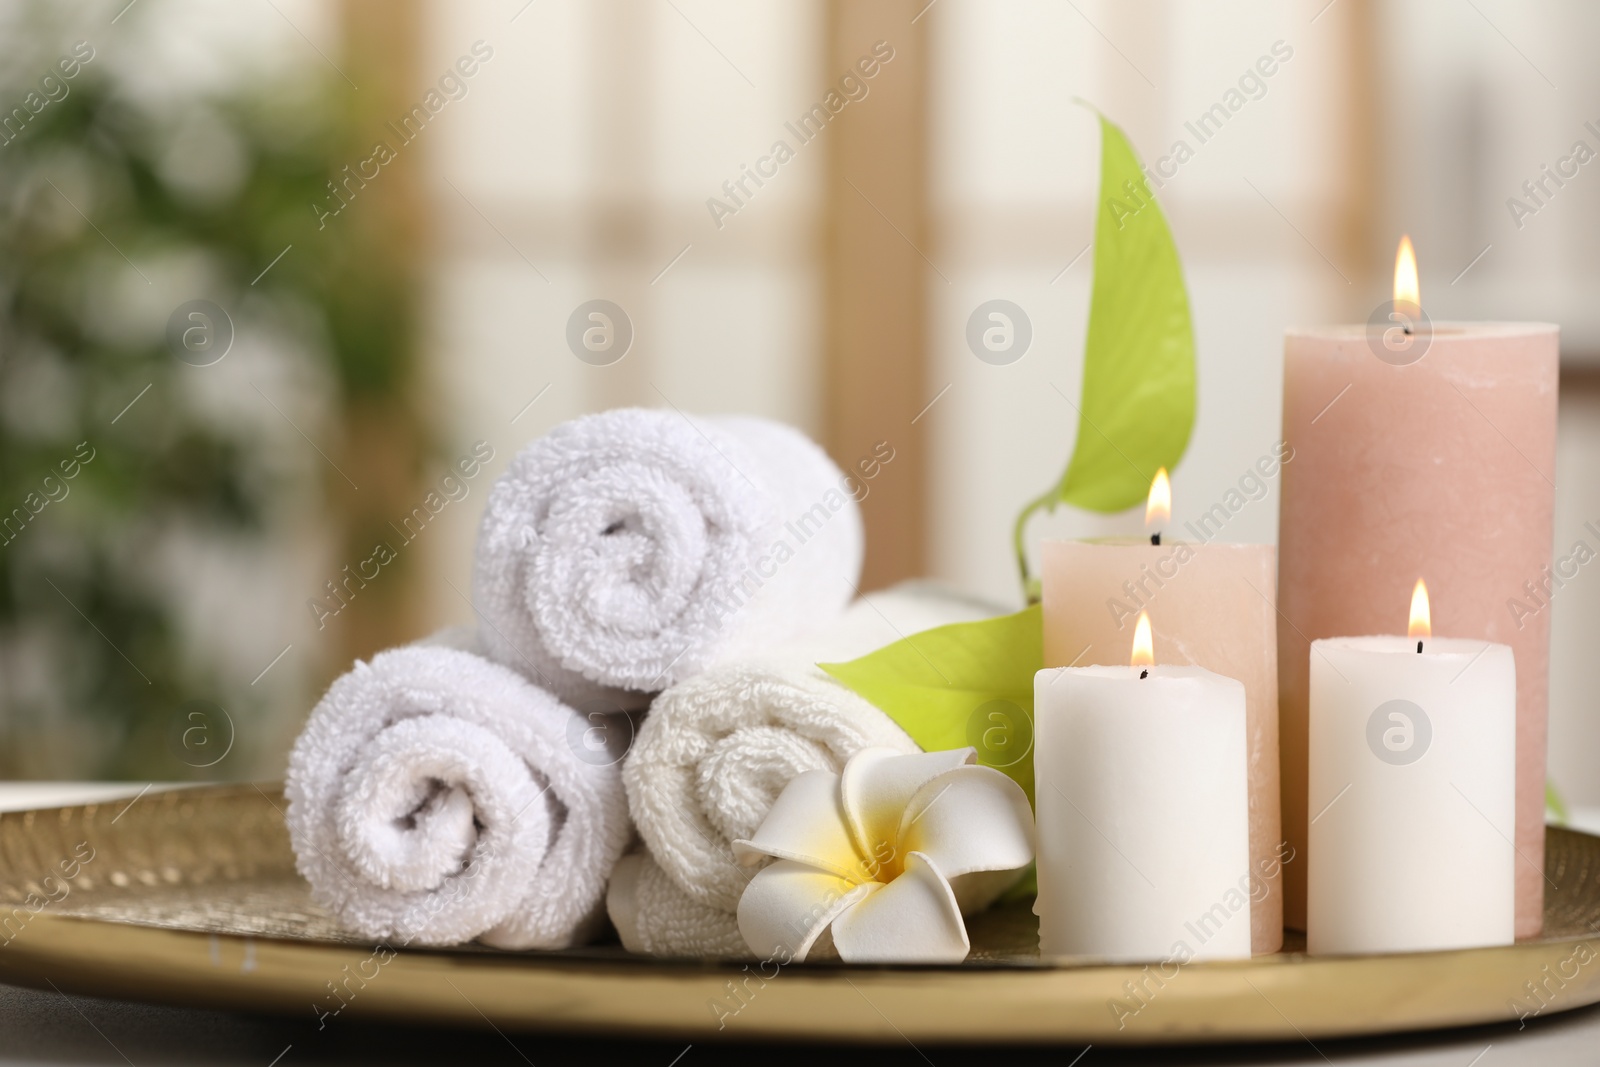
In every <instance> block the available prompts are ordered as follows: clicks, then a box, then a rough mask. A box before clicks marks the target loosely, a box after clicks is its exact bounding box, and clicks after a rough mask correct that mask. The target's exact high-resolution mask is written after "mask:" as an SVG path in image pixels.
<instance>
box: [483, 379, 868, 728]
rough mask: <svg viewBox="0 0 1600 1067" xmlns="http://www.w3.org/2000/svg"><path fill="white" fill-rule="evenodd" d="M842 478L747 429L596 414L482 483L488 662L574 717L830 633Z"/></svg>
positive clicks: (634, 414) (782, 432)
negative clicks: (486, 486)
mask: <svg viewBox="0 0 1600 1067" xmlns="http://www.w3.org/2000/svg"><path fill="white" fill-rule="evenodd" d="M850 484H851V483H849V482H847V480H846V478H845V475H844V474H843V473H841V472H840V470H839V469H838V468H837V467H836V466H834V464H833V463H832V461H830V460H829V459H828V457H827V455H826V454H824V453H823V451H822V449H820V448H818V447H817V445H816V444H814V443H813V442H812V441H811V440H810V439H808V438H807V437H806V436H805V435H804V434H802V433H800V432H799V431H797V430H794V429H791V428H789V427H787V426H783V425H781V424H779V423H775V422H770V421H767V420H765V419H757V418H749V417H732V416H729V417H715V418H690V417H689V416H685V415H683V414H681V413H679V412H676V411H651V410H644V409H640V408H629V409H621V410H616V411H607V412H603V413H601V414H598V415H589V416H585V417H583V418H580V419H575V420H573V421H571V422H567V423H563V424H561V425H560V426H557V427H556V428H555V429H553V430H551V431H550V432H549V433H548V434H546V435H545V436H544V437H542V438H539V439H538V440H536V441H533V442H531V443H530V444H528V445H527V446H526V447H525V448H523V449H522V451H521V452H519V453H518V454H517V456H516V457H515V458H514V459H513V460H512V461H511V465H510V467H509V468H508V469H507V470H506V472H505V473H504V474H502V475H501V476H500V478H499V480H498V481H496V482H495V484H494V488H493V489H492V490H491V491H490V493H489V500H488V503H487V505H486V506H485V508H484V515H483V524H482V526H481V527H480V529H479V533H478V546H477V558H476V561H475V564H474V568H473V603H474V605H475V606H476V608H477V610H478V613H479V616H480V618H481V619H482V621H483V624H484V625H483V640H484V643H485V647H486V649H487V651H488V653H489V655H490V656H491V657H493V658H494V659H496V660H498V661H500V662H501V663H505V664H508V665H510V666H512V667H515V668H517V669H518V670H521V671H523V672H524V673H526V674H527V675H528V676H529V677H531V678H533V679H534V680H535V681H536V682H538V683H539V684H540V685H542V686H544V687H545V688H547V689H549V690H550V691H551V692H553V693H555V694H556V695H557V696H559V697H560V698H561V699H563V700H565V701H567V702H568V703H570V704H573V705H574V706H578V707H583V708H588V707H590V706H591V702H595V701H599V700H606V701H611V702H613V703H615V704H617V705H618V706H631V707H638V706H641V705H642V704H643V703H645V702H646V701H645V700H644V699H643V698H640V697H638V696H636V695H635V696H631V697H630V696H629V695H628V694H630V693H632V694H638V693H648V692H654V691H656V690H660V689H665V688H667V687H668V686H671V685H674V684H676V683H677V682H679V681H681V680H683V679H684V678H688V677H691V676H693V675H695V674H698V673H699V672H700V671H702V670H704V669H705V668H706V667H708V666H710V665H711V664H712V663H714V662H717V661H720V660H726V659H728V658H730V657H733V656H737V655H739V654H741V653H747V652H750V651H752V650H754V649H758V648H762V647H766V646H770V645H771V644H773V643H775V642H778V641H782V640H785V639H787V638H790V637H792V636H794V635H796V634H801V633H804V632H806V631H807V630H809V629H812V628H814V627H816V626H819V625H821V624H823V623H824V622H826V621H827V620H829V619H831V618H833V617H834V616H836V615H837V614H838V613H839V611H840V610H841V609H842V608H843V607H844V605H845V604H846V603H848V602H849V600H850V598H851V596H852V595H853V589H854V586H855V583H856V581H857V580H858V579H859V577H860V572H861V553H862V533H861V513H860V509H859V507H858V506H857V504H856V501H855V500H854V499H853V498H852V496H851V491H850Z"/></svg>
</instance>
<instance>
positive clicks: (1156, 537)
mask: <svg viewBox="0 0 1600 1067" xmlns="http://www.w3.org/2000/svg"><path fill="white" fill-rule="evenodd" d="M1150 543H1151V544H1152V545H1159V544H1160V543H1161V531H1160V530H1157V531H1156V532H1155V533H1153V534H1151V535H1150Z"/></svg>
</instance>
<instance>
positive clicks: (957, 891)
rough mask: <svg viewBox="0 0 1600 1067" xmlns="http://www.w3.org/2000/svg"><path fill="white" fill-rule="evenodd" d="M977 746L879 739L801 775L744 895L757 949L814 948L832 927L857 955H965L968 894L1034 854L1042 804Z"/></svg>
mask: <svg viewBox="0 0 1600 1067" xmlns="http://www.w3.org/2000/svg"><path fill="white" fill-rule="evenodd" d="M976 759H977V752H976V751H975V750H973V749H970V748H962V749H954V750H951V751H947V752H918V753H914V754H911V755H903V754H901V753H898V752H896V751H894V750H893V749H887V748H868V749H864V750H862V751H861V752H859V753H857V754H856V755H854V756H852V757H851V758H850V760H849V762H847V763H846V764H845V766H844V773H843V774H834V773H832V772H831V771H807V772H805V773H804V774H801V775H799V776H797V777H796V778H794V779H793V780H792V781H790V782H789V784H788V785H787V786H785V787H784V790H783V792H782V793H781V794H780V795H779V796H778V800H777V803H775V804H773V806H772V811H771V812H769V813H768V815H767V817H766V820H765V821H763V822H762V824H761V826H760V828H759V829H757V830H756V832H755V836H753V837H751V838H750V839H749V840H741V841H736V842H734V854H735V855H736V856H737V857H738V858H739V861H740V862H741V863H743V864H745V865H747V866H754V865H756V864H759V863H762V862H765V861H767V860H768V859H771V860H772V861H773V862H771V863H769V864H768V865H767V866H765V867H763V868H762V869H761V870H759V871H757V872H756V874H755V876H754V877H753V878H751V879H750V884H749V886H747V887H746V888H745V891H744V895H743V896H741V897H740V898H739V932H740V934H742V935H743V936H744V939H745V942H746V944H748V945H749V946H750V949H751V951H752V952H755V953H756V954H757V955H759V956H761V957H763V958H767V957H773V956H777V957H780V958H783V959H784V960H785V961H787V960H791V959H793V960H803V959H805V958H806V956H807V954H809V953H814V952H817V953H820V952H821V951H822V950H823V949H824V948H825V946H826V944H827V941H826V940H825V939H824V938H823V935H824V934H827V935H830V936H831V942H832V946H833V948H834V949H835V950H836V951H837V952H838V954H839V957H840V958H841V959H844V960H846V961H849V962H855V963H958V962H960V961H961V960H964V959H966V957H967V952H968V951H969V949H970V948H971V945H970V943H969V942H968V941H967V928H966V924H965V923H964V922H963V921H962V918H961V915H962V907H961V905H962V903H968V904H982V903H987V900H986V899H982V898H984V897H985V896H991V897H992V895H993V894H994V893H995V892H998V890H999V889H1000V888H1001V887H1003V885H1004V884H1005V882H1007V881H1009V879H1005V878H1000V879H997V878H996V876H995V875H992V874H985V873H984V872H995V871H1014V870H1017V869H1019V868H1022V867H1025V866H1027V865H1028V863H1030V862H1031V861H1032V860H1033V812H1032V811H1031V810H1030V808H1029V807H1028V798H1027V797H1026V796H1025V795H1023V792H1022V789H1021V788H1020V787H1019V786H1018V785H1017V783H1015V782H1013V781H1012V780H1011V779H1010V778H1007V777H1006V776H1005V775H1003V774H1001V773H1000V772H999V771H997V770H994V769H992V768H990V767H980V766H977V765H976V762H975V761H976Z"/></svg>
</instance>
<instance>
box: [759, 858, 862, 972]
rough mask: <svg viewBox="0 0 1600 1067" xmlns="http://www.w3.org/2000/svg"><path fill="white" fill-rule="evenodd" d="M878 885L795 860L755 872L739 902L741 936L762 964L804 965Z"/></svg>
mask: <svg viewBox="0 0 1600 1067" xmlns="http://www.w3.org/2000/svg"><path fill="white" fill-rule="evenodd" d="M874 888H876V883H868V884H866V885H856V884H854V883H852V882H850V881H849V880H847V879H844V878H840V877H838V876H837V875H832V874H829V873H827V872H826V871H819V870H817V869H816V868H815V867H808V866H806V865H805V864H803V863H796V862H794V861H793V860H779V861H778V862H776V863H774V864H772V865H770V866H768V867H763V868H762V869H761V870H759V871H757V872H756V875H755V877H754V878H752V879H750V884H749V885H748V886H746V887H745V890H744V894H743V895H742V896H740V897H739V933H740V935H741V936H743V937H744V941H745V944H747V945H749V946H750V951H751V952H754V953H755V954H756V955H757V956H759V957H760V958H762V959H764V960H765V959H777V960H778V961H779V962H780V963H786V962H788V961H789V960H803V959H805V958H806V953H808V952H810V951H811V946H812V944H813V943H815V942H816V940H817V935H818V934H821V933H822V932H823V931H824V930H826V929H827V928H828V924H829V923H831V922H833V921H834V919H835V918H836V917H837V916H838V915H839V913H840V912H842V911H844V910H845V909H847V908H849V907H850V906H851V905H853V904H855V903H856V901H858V900H862V899H863V898H865V897H866V896H868V895H869V894H870V893H871V892H872V891H873V889H874Z"/></svg>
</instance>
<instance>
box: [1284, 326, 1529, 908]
mask: <svg viewBox="0 0 1600 1067" xmlns="http://www.w3.org/2000/svg"><path fill="white" fill-rule="evenodd" d="M1558 337H1559V334H1558V331H1557V328H1556V327H1555V326H1552V325H1549V324H1545V323H1459V324H1455V323H1439V324H1435V325H1434V326H1433V329H1432V334H1431V337H1430V338H1429V339H1428V343H1427V345H1426V347H1425V349H1424V350H1423V352H1422V355H1421V356H1420V358H1418V357H1416V356H1415V354H1414V352H1413V353H1412V354H1410V355H1408V356H1404V357H1399V356H1394V355H1393V354H1392V353H1391V358H1390V359H1384V358H1379V356H1378V355H1377V352H1378V351H1380V350H1383V346H1382V345H1381V344H1379V343H1376V342H1375V343H1374V344H1369V340H1368V331H1367V330H1366V329H1365V328H1363V327H1360V326H1348V327H1329V328H1325V329H1314V330H1292V331H1290V332H1289V333H1288V335H1287V336H1286V338H1285V342H1284V372H1283V435H1284V439H1285V440H1286V441H1287V442H1288V444H1289V446H1290V448H1292V449H1293V456H1294V461H1293V462H1292V463H1286V464H1284V468H1283V498H1282V512H1281V516H1280V521H1279V528H1278V551H1279V559H1280V570H1279V577H1278V607H1279V610H1280V617H1279V621H1278V656H1279V659H1278V677H1279V681H1280V683H1281V694H1280V704H1279V706H1280V709H1281V722H1280V730H1281V737H1282V744H1283V815H1284V823H1285V829H1286V832H1287V834H1288V838H1289V843H1290V845H1291V846H1292V847H1293V848H1295V849H1296V850H1297V851H1301V852H1303V851H1304V849H1305V845H1306V833H1307V825H1308V818H1309V817H1310V814H1311V813H1308V811H1307V808H1308V800H1307V747H1306V746H1307V692H1308V685H1309V681H1308V671H1309V669H1310V658H1309V657H1310V655H1311V649H1310V642H1312V641H1315V640H1319V639H1321V638H1325V637H1336V636H1340V635H1344V634H1384V633H1393V632H1395V631H1396V629H1399V628H1402V627H1403V626H1404V624H1405V621H1406V619H1405V613H1404V606H1405V603H1406V591H1407V590H1409V589H1411V588H1412V587H1413V586H1414V585H1415V583H1416V581H1417V579H1418V578H1423V579H1425V580H1426V581H1427V583H1428V589H1429V592H1430V594H1431V597H1432V606H1433V627H1434V632H1435V633H1441V634H1448V635H1450V636H1452V637H1458V638H1478V639H1482V640H1487V641H1495V642H1499V643H1502V644H1506V645H1510V646H1511V649H1512V653H1513V655H1514V656H1515V661H1516V679H1517V732H1516V737H1517V741H1516V747H1517V753H1516V767H1517V771H1516V795H1517V802H1516V854H1517V873H1516V908H1517V923H1516V933H1517V936H1518V937H1519V938H1528V937H1535V936H1537V935H1538V933H1539V931H1540V929H1541V927H1542V925H1543V910H1544V777H1545V738H1546V734H1545V714H1546V705H1547V700H1548V694H1549V680H1550V679H1549V647H1550V613H1549V612H1548V611H1547V610H1544V607H1543V605H1544V604H1545V603H1546V602H1547V601H1546V600H1545V599H1544V594H1543V593H1542V592H1541V591H1540V590H1539V586H1540V583H1541V582H1542V581H1543V580H1544V578H1545V575H1546V573H1547V568H1548V567H1549V566H1550V561H1551V548H1552V542H1553V529H1552V527H1553V524H1554V507H1555V485H1554V481H1553V479H1554V476H1555V447H1556V388H1557V362H1558V360H1557V351H1558ZM1407 359H1414V361H1412V362H1406V361H1405V360H1407ZM1530 583H1531V584H1530ZM1284 888H1285V890H1286V894H1287V895H1286V918H1287V921H1288V923H1289V925H1290V926H1291V927H1297V928H1303V927H1304V923H1305V903H1306V897H1305V888H1306V883H1305V865H1303V864H1300V865H1291V866H1290V867H1289V869H1288V871H1287V872H1286V880H1285V886H1284Z"/></svg>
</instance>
